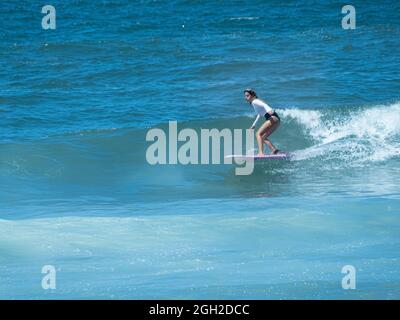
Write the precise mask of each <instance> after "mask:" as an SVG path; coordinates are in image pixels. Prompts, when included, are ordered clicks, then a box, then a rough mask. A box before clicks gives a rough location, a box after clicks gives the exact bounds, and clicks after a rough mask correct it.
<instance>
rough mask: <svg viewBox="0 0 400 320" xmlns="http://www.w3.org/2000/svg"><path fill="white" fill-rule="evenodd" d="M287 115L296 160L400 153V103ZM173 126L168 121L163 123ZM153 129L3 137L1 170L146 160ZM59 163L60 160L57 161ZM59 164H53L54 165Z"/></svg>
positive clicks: (222, 122)
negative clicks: (25, 138) (148, 136)
mask: <svg viewBox="0 0 400 320" xmlns="http://www.w3.org/2000/svg"><path fill="white" fill-rule="evenodd" d="M277 111H278V112H279V114H280V115H281V118H282V125H281V127H280V129H279V130H278V131H277V132H276V133H274V134H273V136H271V139H272V141H273V142H274V143H276V144H277V146H279V148H280V149H282V150H285V151H291V152H293V153H294V154H295V156H296V157H295V159H296V160H305V159H311V158H316V157H319V158H321V159H323V160H326V161H336V162H337V161H339V162H341V163H346V165H358V164H360V163H365V162H377V161H384V160H388V159H390V158H394V157H397V156H399V155H400V103H394V104H391V105H380V106H373V107H369V108H354V109H353V110H348V109H347V110H345V111H342V110H340V109H337V110H336V109H319V110H316V109H314V110H313V109H298V108H286V109H277ZM252 118H253V115H250V114H247V115H246V116H244V117H234V118H221V119H216V118H214V119H209V120H207V121H206V120H192V121H182V122H178V130H180V129H184V128H193V129H195V130H200V129H201V128H209V129H211V128H217V129H219V130H222V129H224V128H229V129H234V128H241V129H246V128H248V127H249V125H250V123H251V121H252ZM158 127H159V128H162V129H164V130H165V131H166V132H168V124H162V125H160V126H158ZM147 131H148V129H147V130H146V129H134V128H125V129H121V128H111V129H109V130H107V129H99V130H95V129H92V130H82V131H80V132H76V133H68V134H63V135H59V136H52V137H47V138H44V139H41V140H38V141H29V143H28V142H27V143H24V142H18V143H15V142H3V143H2V147H1V151H0V173H1V174H3V175H4V174H22V175H30V174H32V173H35V172H42V173H45V174H50V175H52V174H55V173H56V172H58V173H60V172H62V171H63V169H62V168H63V167H65V166H66V163H69V162H70V163H73V164H74V166H75V167H76V169H77V170H78V171H80V170H81V169H80V168H79V163H82V162H84V161H83V160H84V159H91V160H92V161H95V163H96V165H100V167H101V168H107V167H110V166H112V165H113V164H115V163H124V164H126V165H131V164H132V162H131V163H130V161H133V164H135V165H140V164H144V163H145V151H146V148H147V147H148V146H149V145H150V144H151V143H149V142H147V141H146V139H145V135H146V133H147ZM57 164H59V165H58V166H57ZM51 168H53V169H51Z"/></svg>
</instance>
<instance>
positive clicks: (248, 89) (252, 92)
mask: <svg viewBox="0 0 400 320" xmlns="http://www.w3.org/2000/svg"><path fill="white" fill-rule="evenodd" d="M246 92H247V93H249V94H250V95H251V96H252V97H256V98H257V93H256V92H255V91H254V90H253V89H250V88H247V89H244V91H243V93H246Z"/></svg>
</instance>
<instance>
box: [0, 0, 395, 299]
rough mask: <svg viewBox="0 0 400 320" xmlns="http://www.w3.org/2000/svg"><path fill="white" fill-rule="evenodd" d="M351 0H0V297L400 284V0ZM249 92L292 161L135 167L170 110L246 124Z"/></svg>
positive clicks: (325, 294) (193, 295)
mask: <svg viewBox="0 0 400 320" xmlns="http://www.w3.org/2000/svg"><path fill="white" fill-rule="evenodd" d="M351 4H352V5H353V6H354V7H355V9H356V16H357V20H356V21H357V22H356V23H357V24H356V29H354V30H344V29H343V28H342V26H341V20H342V18H343V16H344V15H343V14H342V13H341V9H342V6H343V3H342V2H339V1H306V2H297V1H288V2H282V1H261V0H258V1H251V2H248V3H243V2H242V1H189V0H187V1H184V0H180V1H175V0H173V1H171V0H170V1H155V0H153V1H127V0H115V1H83V0H82V1H80V0H74V1H52V5H53V6H54V7H55V8H56V12H57V16H56V17H57V27H56V30H43V29H42V27H41V20H42V17H43V16H44V15H43V14H42V13H41V9H42V6H43V3H40V2H37V1H18V2H16V1H11V2H10V1H8V2H2V3H1V4H0V203H1V207H0V298H1V299H21V298H22V299H48V298H51V299H71V298H73V299H74V298H76V299H87V298H88V299H92V298H101V299H130V298H134V299H153V298H161V299H171V298H179V299H189V298H190V299H197V298H208V299H225V298H230V299H245V298H254V299H371V298H376V299H399V297H400V260H399V252H400V236H399V234H400V232H399V231H400V217H399V214H400V182H399V181H400V95H399V92H400V79H399V74H400V54H399V51H398V48H399V47H400V22H399V21H400V19H399V18H400V3H399V2H397V1H380V2H379V3H378V2H376V1H353V2H352V3H351ZM246 87H253V88H255V89H256V90H257V92H258V94H259V96H260V97H261V98H262V99H264V100H265V101H267V102H268V103H269V104H270V105H271V106H272V107H273V108H275V109H276V110H277V112H278V113H279V114H280V116H281V119H282V125H281V127H280V129H279V130H278V131H277V132H276V133H274V134H273V135H272V141H273V142H274V143H275V144H276V145H277V146H278V147H279V148H280V149H282V150H286V151H290V152H292V153H293V154H294V155H295V157H294V158H293V161H285V162H271V163H264V164H258V165H256V167H255V170H254V173H253V174H252V175H250V176H236V175H235V173H234V167H233V166H229V165H197V166H196V165H180V164H177V165H164V166H162V165H158V166H157V165H156V166H152V165H149V164H148V163H147V161H146V158H145V154H146V149H147V148H148V146H149V142H147V141H146V133H147V132H148V130H150V129H152V128H156V127H158V128H163V129H167V128H168V122H169V121H178V127H179V128H193V129H195V130H199V129H201V128H217V129H223V128H230V129H235V128H239V129H245V128H248V127H249V126H250V125H251V123H252V121H253V117H254V115H253V113H252V109H251V107H249V105H248V104H247V103H246V102H245V101H244V98H243V93H242V92H243V89H244V88H246ZM44 265H52V266H54V267H55V269H56V271H57V278H56V279H57V288H56V289H50V290H44V289H43V288H42V285H41V281H42V278H43V276H44V275H43V274H42V273H41V271H42V267H43V266H44ZM346 265H352V266H354V268H355V270H356V289H354V290H344V289H343V288H342V279H343V277H344V276H345V274H342V272H341V271H342V268H343V267H344V266H346Z"/></svg>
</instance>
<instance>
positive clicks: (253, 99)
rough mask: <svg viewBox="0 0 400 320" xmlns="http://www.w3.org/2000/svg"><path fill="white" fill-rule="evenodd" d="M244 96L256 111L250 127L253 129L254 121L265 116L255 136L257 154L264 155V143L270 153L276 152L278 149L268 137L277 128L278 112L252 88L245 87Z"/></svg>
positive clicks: (278, 122) (279, 121) (279, 120)
mask: <svg viewBox="0 0 400 320" xmlns="http://www.w3.org/2000/svg"><path fill="white" fill-rule="evenodd" d="M244 97H245V99H246V101H247V102H248V103H250V104H251V105H252V107H253V108H254V111H255V112H256V113H257V117H256V120H255V121H254V122H253V124H252V125H251V128H250V129H254V128H255V126H256V123H257V122H258V120H259V119H260V117H265V122H264V123H263V124H262V125H261V127H260V128H259V129H258V130H257V133H256V138H257V142H258V155H259V156H263V155H264V144H263V142H265V144H266V145H267V146H268V147H269V148H270V149H271V152H272V154H277V153H278V152H279V150H278V149H277V148H275V146H274V145H273V144H272V142H271V141H270V140H269V139H268V137H269V136H270V135H271V134H272V133H273V132H274V131H275V130H276V129H278V127H279V125H280V123H281V119H280V118H279V116H278V114H277V113H276V112H275V111H274V110H273V109H272V108H271V107H270V106H269V105H268V104H266V103H265V102H264V101H262V100H261V99H259V98H258V97H257V94H256V92H255V91H254V90H253V89H245V90H244Z"/></svg>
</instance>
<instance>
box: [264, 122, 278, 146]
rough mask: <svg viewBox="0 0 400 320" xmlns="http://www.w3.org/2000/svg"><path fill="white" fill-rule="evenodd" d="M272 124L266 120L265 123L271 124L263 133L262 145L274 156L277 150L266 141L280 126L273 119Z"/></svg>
mask: <svg viewBox="0 0 400 320" xmlns="http://www.w3.org/2000/svg"><path fill="white" fill-rule="evenodd" d="M274 118H275V117H274ZM273 120H274V122H271V120H268V121H267V122H271V124H270V125H269V126H268V128H267V130H266V131H265V133H264V135H263V140H264V143H265V144H266V145H267V146H268V147H269V148H270V149H271V152H272V153H273V154H275V153H276V152H277V151H278V149H276V148H275V146H274V145H273V144H272V142H271V141H270V140H269V139H268V137H269V136H270V135H271V134H272V133H273V132H274V131H275V130H276V129H278V127H279V125H280V121H279V120H277V119H273Z"/></svg>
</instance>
